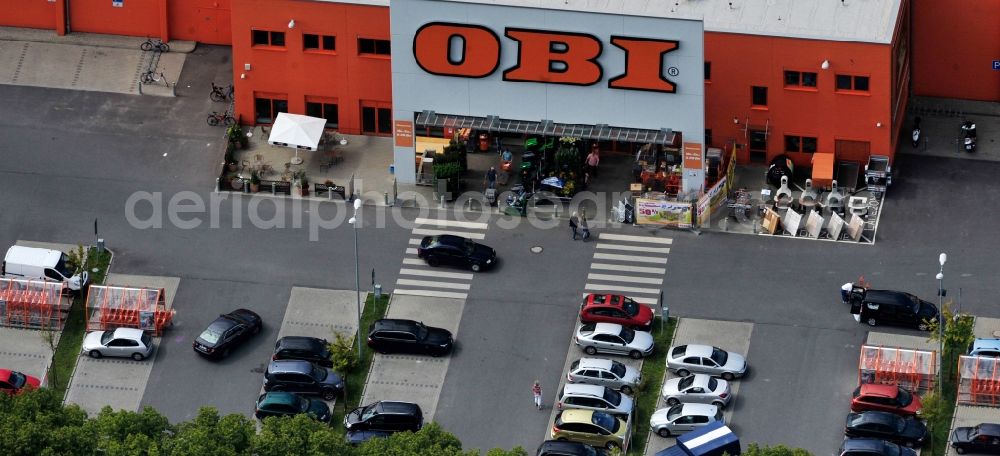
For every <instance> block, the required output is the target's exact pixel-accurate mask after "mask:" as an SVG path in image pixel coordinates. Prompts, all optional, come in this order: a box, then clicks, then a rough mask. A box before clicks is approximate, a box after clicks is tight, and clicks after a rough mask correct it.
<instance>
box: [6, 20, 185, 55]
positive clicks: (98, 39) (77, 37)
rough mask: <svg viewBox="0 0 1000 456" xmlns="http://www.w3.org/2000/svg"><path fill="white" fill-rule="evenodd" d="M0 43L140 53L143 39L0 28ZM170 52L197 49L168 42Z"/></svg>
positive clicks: (181, 43)
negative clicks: (59, 45) (39, 44)
mask: <svg viewBox="0 0 1000 456" xmlns="http://www.w3.org/2000/svg"><path fill="white" fill-rule="evenodd" d="M0 41H21V42H32V43H52V44H66V45H74V46H93V47H107V48H120V49H134V50H136V51H141V50H140V49H139V45H140V44H142V42H143V41H145V38H140V37H132V36H119V35H105V34H99V33H83V32H73V33H69V34H66V35H63V36H59V35H56V33H55V31H54V30H40V29H30V28H21V27H0ZM167 44H169V45H170V52H176V53H182V54H188V53H191V52H194V50H195V48H197V47H198V43H197V42H196V41H182V40H173V41H168V42H167Z"/></svg>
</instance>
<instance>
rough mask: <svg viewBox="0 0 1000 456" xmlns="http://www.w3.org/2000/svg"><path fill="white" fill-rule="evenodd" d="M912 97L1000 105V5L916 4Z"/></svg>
mask: <svg viewBox="0 0 1000 456" xmlns="http://www.w3.org/2000/svg"><path fill="white" fill-rule="evenodd" d="M913 29H914V32H915V33H914V36H913V48H914V55H913V94H914V95H924V96H933V97H945V98H964V99H969V100H982V101H1000V71H998V70H993V68H992V62H993V61H994V60H997V59H1000V0H975V1H966V2H942V1H936V0H914V3H913Z"/></svg>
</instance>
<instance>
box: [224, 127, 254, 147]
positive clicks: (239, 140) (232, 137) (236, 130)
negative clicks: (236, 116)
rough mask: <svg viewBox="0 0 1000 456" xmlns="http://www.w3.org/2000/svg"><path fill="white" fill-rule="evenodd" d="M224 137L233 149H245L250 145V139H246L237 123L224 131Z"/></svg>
mask: <svg viewBox="0 0 1000 456" xmlns="http://www.w3.org/2000/svg"><path fill="white" fill-rule="evenodd" d="M226 137H227V138H228V139H229V143H230V144H233V146H234V147H235V146H239V147H240V148H241V149H246V148H247V146H248V145H249V144H250V138H247V135H246V134H245V133H243V127H242V126H240V124H238V123H234V124H232V125H230V126H229V128H227V129H226Z"/></svg>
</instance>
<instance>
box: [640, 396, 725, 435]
mask: <svg viewBox="0 0 1000 456" xmlns="http://www.w3.org/2000/svg"><path fill="white" fill-rule="evenodd" d="M713 421H719V422H721V423H722V424H726V420H725V419H724V418H723V417H722V409H720V408H718V407H716V406H714V405H708V404H677V405H675V406H673V407H667V408H661V409H659V410H657V411H655V412H653V416H652V417H650V418H649V427H650V428H652V429H653V432H655V433H656V435H659V436H660V437H670V436H672V435H678V434H683V433H685V432H688V431H693V430H695V429H698V428H700V427H702V426H704V425H706V424H708V423H711V422H713Z"/></svg>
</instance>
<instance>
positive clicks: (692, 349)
mask: <svg viewBox="0 0 1000 456" xmlns="http://www.w3.org/2000/svg"><path fill="white" fill-rule="evenodd" d="M667 369H670V370H671V371H673V372H674V373H675V374H677V375H678V376H680V377H687V376H688V374H691V373H692V372H698V373H702V374H708V375H711V376H714V377H722V378H724V379H726V380H730V381H731V380H733V379H734V378H739V377H742V376H744V375H746V373H747V360H746V359H745V358H743V356H741V355H738V354H736V353H733V352H728V351H725V350H723V349H721V348H719V347H713V346H711V345H697V344H687V345H678V346H676V347H671V348H670V351H668V352H667Z"/></svg>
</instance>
